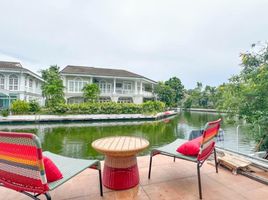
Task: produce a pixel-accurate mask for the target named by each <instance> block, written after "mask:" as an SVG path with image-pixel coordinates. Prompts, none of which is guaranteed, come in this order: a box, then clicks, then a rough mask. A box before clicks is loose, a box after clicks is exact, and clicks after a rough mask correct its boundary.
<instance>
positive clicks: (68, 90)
mask: <svg viewBox="0 0 268 200" xmlns="http://www.w3.org/2000/svg"><path fill="white" fill-rule="evenodd" d="M60 73H61V76H62V78H63V84H64V86H65V91H64V92H65V98H66V101H67V103H80V102H83V101H84V98H83V92H82V88H83V87H84V86H85V85H86V84H87V83H96V84H98V85H99V88H100V92H101V93H100V102H109V101H113V102H118V103H122V102H133V103H137V104H140V103H142V102H144V101H146V100H154V99H155V95H154V93H153V91H154V86H155V85H156V82H155V81H153V80H151V79H148V78H146V77H144V76H141V75H138V74H135V73H132V72H129V71H126V70H120V69H105V68H96V67H85V66H71V65H68V66H66V67H65V68H64V69H63V70H62V71H61V72H60Z"/></svg>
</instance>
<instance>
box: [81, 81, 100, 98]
mask: <svg viewBox="0 0 268 200" xmlns="http://www.w3.org/2000/svg"><path fill="white" fill-rule="evenodd" d="M82 91H83V96H84V98H85V101H88V102H95V101H96V100H98V98H99V95H100V88H99V86H98V85H97V84H94V83H93V84H86V85H85V86H84V87H83V89H82Z"/></svg>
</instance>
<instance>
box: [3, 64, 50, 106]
mask: <svg viewBox="0 0 268 200" xmlns="http://www.w3.org/2000/svg"><path fill="white" fill-rule="evenodd" d="M42 83H43V80H42V78H41V77H40V76H38V75H37V74H35V73H33V72H31V71H30V70H28V69H26V68H23V67H22V65H21V64H20V63H19V62H7V61H0V109H3V108H9V106H10V105H11V103H12V101H14V100H16V99H19V100H26V101H30V100H36V101H37V102H38V103H39V104H40V105H44V102H45V101H44V98H43V97H42V90H41V85H42Z"/></svg>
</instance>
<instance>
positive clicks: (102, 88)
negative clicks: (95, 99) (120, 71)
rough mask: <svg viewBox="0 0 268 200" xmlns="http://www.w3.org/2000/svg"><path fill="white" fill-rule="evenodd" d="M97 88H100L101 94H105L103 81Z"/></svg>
mask: <svg viewBox="0 0 268 200" xmlns="http://www.w3.org/2000/svg"><path fill="white" fill-rule="evenodd" d="M99 87H100V91H101V93H105V92H106V82H105V81H101V82H100V85H99Z"/></svg>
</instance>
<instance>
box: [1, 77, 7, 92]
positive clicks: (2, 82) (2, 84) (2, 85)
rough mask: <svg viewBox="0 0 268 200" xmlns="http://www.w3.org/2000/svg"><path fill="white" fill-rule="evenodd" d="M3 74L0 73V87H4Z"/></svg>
mask: <svg viewBox="0 0 268 200" xmlns="http://www.w3.org/2000/svg"><path fill="white" fill-rule="evenodd" d="M5 81H6V79H5V76H4V75H3V74H0V89H2V90H3V89H5Z"/></svg>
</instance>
